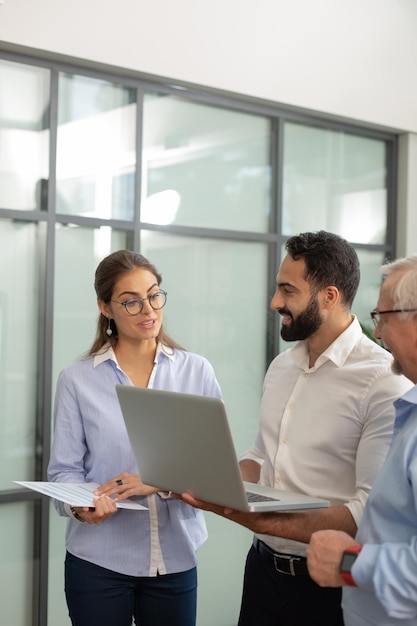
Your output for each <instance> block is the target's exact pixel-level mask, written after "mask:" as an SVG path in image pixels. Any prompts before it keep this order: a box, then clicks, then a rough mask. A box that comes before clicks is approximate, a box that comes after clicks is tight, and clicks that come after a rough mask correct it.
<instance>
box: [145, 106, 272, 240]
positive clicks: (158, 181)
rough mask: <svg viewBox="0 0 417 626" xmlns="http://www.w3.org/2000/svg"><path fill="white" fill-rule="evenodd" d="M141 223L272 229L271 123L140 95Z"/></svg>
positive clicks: (208, 107)
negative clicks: (141, 108) (143, 97)
mask: <svg viewBox="0 0 417 626" xmlns="http://www.w3.org/2000/svg"><path fill="white" fill-rule="evenodd" d="M143 120H144V122H143V154H142V170H143V171H142V203H141V220H142V222H148V223H152V224H180V225H184V226H204V227H206V228H224V229H232V230H240V231H243V230H246V231H255V232H262V233H265V232H269V229H270V177H271V166H270V159H271V156H270V155H271V148H270V134H271V130H270V126H271V124H270V121H269V119H268V118H265V117H258V116H256V115H247V114H244V113H240V112H236V111H229V110H227V109H221V108H217V107H210V106H207V105H203V104H195V103H192V102H186V101H182V100H180V99H178V98H175V97H172V96H164V97H160V96H159V97H158V96H151V95H147V96H145V101H144V114H143Z"/></svg>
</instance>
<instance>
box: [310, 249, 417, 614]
mask: <svg viewBox="0 0 417 626" xmlns="http://www.w3.org/2000/svg"><path fill="white" fill-rule="evenodd" d="M381 273H382V275H383V277H384V281H383V283H382V286H381V290H380V295H379V299H378V304H377V308H376V309H375V310H374V311H372V313H371V316H372V318H373V320H374V323H375V326H376V328H375V337H377V338H378V339H381V340H382V341H383V343H384V345H385V346H386V347H387V348H389V350H390V351H391V352H392V354H393V357H394V361H393V370H394V371H395V373H397V374H405V376H407V378H409V379H410V380H411V381H412V382H413V383H414V384H415V386H414V387H413V388H412V389H411V390H409V391H407V392H406V393H405V394H404V395H403V396H402V397H401V398H399V399H398V400H396V401H395V403H394V405H395V409H396V420H395V427H394V436H393V441H392V444H391V447H390V450H389V453H388V456H387V459H386V461H385V464H384V465H383V467H382V469H381V471H380V473H379V475H378V477H377V479H376V481H375V483H374V486H373V488H372V490H371V494H370V496H369V498H368V501H367V504H366V506H365V511H364V515H363V518H362V521H361V522H360V524H359V527H358V532H357V534H356V539H355V540H352V537H351V536H349V535H348V534H346V533H344V532H340V531H335V530H322V531H318V532H316V533H314V534H313V535H312V538H311V542H310V546H309V548H308V550H307V557H308V569H309V572H310V575H311V576H312V578H313V579H314V580H315V581H316V582H317V583H318V584H319V585H320V586H322V587H340V586H344V589H343V611H344V620H345V625H346V626H372V625H375V626H394V625H396V624H398V626H415V625H416V624H417V254H414V255H411V256H409V257H407V258H404V259H399V260H397V261H394V262H392V263H389V264H387V265H384V266H382V268H381Z"/></svg>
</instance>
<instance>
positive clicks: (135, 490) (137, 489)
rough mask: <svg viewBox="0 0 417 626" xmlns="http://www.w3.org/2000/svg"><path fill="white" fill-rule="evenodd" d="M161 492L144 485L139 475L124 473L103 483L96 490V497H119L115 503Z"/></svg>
mask: <svg viewBox="0 0 417 626" xmlns="http://www.w3.org/2000/svg"><path fill="white" fill-rule="evenodd" d="M157 491H159V490H158V489H157V488H156V487H150V486H149V485H144V484H143V482H142V481H141V479H140V476H138V474H129V473H128V472H123V474H119V475H118V476H115V477H114V478H112V479H110V480H108V481H107V482H106V483H103V484H102V485H100V486H99V487H97V489H96V490H95V492H94V494H95V495H96V496H115V495H116V496H117V497H115V498H114V501H115V502H120V501H121V500H126V498H129V497H130V496H150V495H151V494H153V493H156V492H157Z"/></svg>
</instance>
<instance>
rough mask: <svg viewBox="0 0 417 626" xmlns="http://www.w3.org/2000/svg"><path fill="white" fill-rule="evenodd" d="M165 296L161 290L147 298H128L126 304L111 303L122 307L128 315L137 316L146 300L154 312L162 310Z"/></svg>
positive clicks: (165, 299)
mask: <svg viewBox="0 0 417 626" xmlns="http://www.w3.org/2000/svg"><path fill="white" fill-rule="evenodd" d="M167 295H168V294H167V292H166V291H162V289H161V291H156V292H155V293H153V294H152V295H151V296H149V298H130V300H126V302H119V301H118V300H111V302H117V304H121V305H122V306H124V308H125V309H126V311H127V313H129V315H139V313H140V312H141V311H142V309H143V305H144V304H145V302H146V300H148V302H149V304H150V305H151V307H152V308H153V309H154V310H155V311H158V310H159V309H162V308H163V307H164V306H165V304H166V301H167Z"/></svg>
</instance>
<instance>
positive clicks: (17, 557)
mask: <svg viewBox="0 0 417 626" xmlns="http://www.w3.org/2000/svg"><path fill="white" fill-rule="evenodd" d="M33 507H34V504H33V503H26V502H21V503H16V504H2V505H1V507H0V511H1V512H0V580H1V585H0V607H1V622H2V624H10V625H12V624H13V626H32V624H33V619H32V612H33V568H34V562H33V554H34V542H33V540H34V537H33V529H34V508H33Z"/></svg>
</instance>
